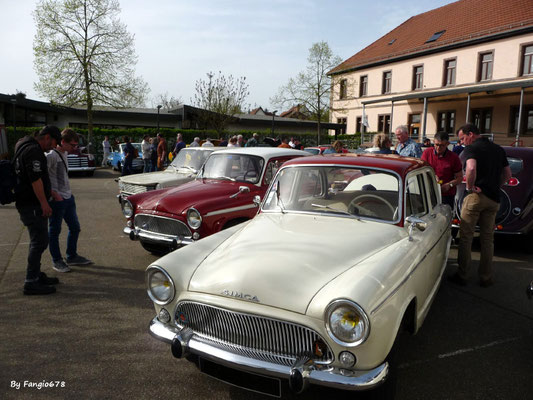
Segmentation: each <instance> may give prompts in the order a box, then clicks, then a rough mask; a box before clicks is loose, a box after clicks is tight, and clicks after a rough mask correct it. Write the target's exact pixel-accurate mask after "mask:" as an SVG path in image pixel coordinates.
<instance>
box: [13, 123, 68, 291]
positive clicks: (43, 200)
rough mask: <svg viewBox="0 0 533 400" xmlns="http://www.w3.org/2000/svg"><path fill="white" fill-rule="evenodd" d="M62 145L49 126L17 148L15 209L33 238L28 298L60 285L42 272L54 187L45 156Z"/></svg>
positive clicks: (28, 275)
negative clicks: (49, 202)
mask: <svg viewBox="0 0 533 400" xmlns="http://www.w3.org/2000/svg"><path fill="white" fill-rule="evenodd" d="M60 141H61V134H60V132H59V129H58V128H57V127H56V126H45V127H44V128H43V129H41V130H40V131H39V132H37V133H35V135H34V136H33V137H32V136H25V137H23V138H22V139H20V140H19V141H18V142H17V144H16V145H15V159H14V167H15V172H16V175H17V184H16V186H15V205H16V207H17V211H18V213H19V215H20V220H21V221H22V223H23V224H24V225H25V226H26V228H27V229H28V233H29V235H30V248H29V252H28V264H27V268H26V280H25V283H24V289H23V293H24V294H25V295H44V294H51V293H54V292H55V291H56V289H55V287H54V286H53V285H56V284H58V283H59V279H57V278H52V277H48V276H46V274H45V273H44V272H41V256H42V254H43V252H44V251H45V250H46V248H47V247H48V217H50V216H51V215H52V208H51V207H50V204H48V201H49V200H50V199H51V185H50V178H49V175H48V166H47V163H46V157H45V155H44V152H45V151H48V150H51V149H53V148H54V147H55V146H56V144H57V143H59V142H60Z"/></svg>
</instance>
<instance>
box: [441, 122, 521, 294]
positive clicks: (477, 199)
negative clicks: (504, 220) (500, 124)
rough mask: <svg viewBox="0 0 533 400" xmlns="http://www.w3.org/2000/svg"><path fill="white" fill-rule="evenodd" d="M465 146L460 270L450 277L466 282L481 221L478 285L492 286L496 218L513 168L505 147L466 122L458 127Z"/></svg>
mask: <svg viewBox="0 0 533 400" xmlns="http://www.w3.org/2000/svg"><path fill="white" fill-rule="evenodd" d="M459 137H461V138H462V139H463V143H464V144H465V146H466V147H465V149H464V151H463V152H462V154H461V155H463V156H464V159H465V166H466V169H465V175H466V197H465V198H464V200H463V205H462V207H461V224H460V225H459V251H458V257H457V260H458V263H459V266H458V268H457V272H456V273H455V274H454V275H451V276H450V277H449V278H448V279H449V280H450V281H451V282H452V283H455V284H458V285H461V286H464V285H466V283H467V276H468V272H469V269H470V263H471V252H472V249H471V247H472V239H473V238H474V232H475V229H476V225H479V244H480V247H481V253H480V259H479V268H478V275H479V285H480V286H481V287H484V288H486V287H489V286H491V285H492V284H493V279H492V256H493V252H494V222H495V219H496V214H497V212H498V209H499V208H500V186H501V185H503V184H504V183H505V182H507V181H508V180H509V179H510V178H511V168H510V167H509V162H508V161H507V157H506V155H505V151H504V150H503V149H502V148H501V147H500V146H498V145H497V144H495V143H493V142H491V141H490V140H489V139H488V138H486V137H482V136H481V135H480V133H479V130H478V128H477V127H476V126H475V125H473V124H466V125H464V126H463V127H461V129H460V130H459Z"/></svg>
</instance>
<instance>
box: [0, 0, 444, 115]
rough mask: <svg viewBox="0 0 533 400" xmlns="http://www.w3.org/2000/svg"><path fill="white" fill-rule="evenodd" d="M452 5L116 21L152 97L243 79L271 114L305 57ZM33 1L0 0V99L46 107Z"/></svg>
mask: <svg viewBox="0 0 533 400" xmlns="http://www.w3.org/2000/svg"><path fill="white" fill-rule="evenodd" d="M452 2H453V1H450V0H425V1H420V0H404V1H402V2H396V1H385V0H373V1H370V0H369V1H367V0H357V1H356V0H351V1H349V0H337V1H335V0H331V1H324V0H299V1H289V0H270V1H268V2H265V1H257V0H247V1H243V0H190V1H185V0H158V1H153V2H152V1H146V0H121V1H120V4H121V8H122V13H121V20H122V22H124V23H126V25H127V26H128V30H129V31H130V32H131V33H133V34H135V49H136V53H137V56H138V58H139V60H138V63H137V68H136V71H137V75H140V76H142V77H143V79H144V80H145V81H146V82H147V83H148V85H149V87H150V89H151V92H150V95H149V100H148V102H147V106H152V105H153V104H152V103H153V102H152V101H151V100H152V99H153V98H154V97H155V96H156V95H157V94H162V93H168V95H170V96H174V97H180V98H181V99H182V100H183V102H185V103H190V102H191V99H192V98H193V97H194V83H195V81H196V80H198V79H205V77H206V73H207V72H209V71H214V72H218V71H222V73H224V74H226V75H229V74H232V75H233V76H236V77H240V76H245V77H246V79H247V82H248V84H249V86H250V96H249V97H248V100H247V102H248V103H249V104H250V105H251V106H252V107H253V106H262V107H263V108H271V104H270V100H269V99H270V97H272V96H273V95H274V94H275V93H276V91H277V89H278V88H279V87H280V86H281V85H283V84H285V83H286V82H287V80H288V79H289V78H290V77H291V76H294V75H295V74H296V73H298V72H299V71H301V70H303V69H305V67H306V64H307V55H308V49H309V48H310V47H311V45H312V44H313V43H315V42H318V41H326V42H328V43H329V45H330V47H331V48H332V50H333V52H334V53H335V54H336V55H338V56H340V57H341V58H342V59H346V58H349V57H351V56H352V55H353V54H355V53H357V52H358V51H359V50H361V49H362V48H364V47H366V46H368V45H369V44H370V43H372V42H373V41H375V40H376V39H378V38H379V37H381V36H383V35H384V34H385V33H387V32H389V31H390V30H392V29H394V28H395V27H396V26H398V25H399V24H401V23H402V22H404V21H405V20H407V19H408V18H409V17H411V16H413V15H417V14H420V13H423V12H426V11H429V10H431V9H434V8H437V7H441V6H443V5H446V4H449V3H452ZM36 4H37V1H35V0H0V15H1V16H2V25H1V31H0V32H1V37H2V39H1V40H0V54H1V59H2V68H1V71H2V73H1V74H0V93H6V94H11V93H15V91H16V90H19V91H22V92H25V93H26V94H27V95H28V97H29V98H31V99H35V100H42V101H47V99H45V98H43V97H41V96H40V95H39V94H37V93H36V92H35V91H34V89H33V85H34V82H35V81H36V79H37V78H36V74H35V72H34V70H33V50H32V43H33V37H34V35H35V26H34V21H33V17H32V11H33V10H34V9H35V5H36Z"/></svg>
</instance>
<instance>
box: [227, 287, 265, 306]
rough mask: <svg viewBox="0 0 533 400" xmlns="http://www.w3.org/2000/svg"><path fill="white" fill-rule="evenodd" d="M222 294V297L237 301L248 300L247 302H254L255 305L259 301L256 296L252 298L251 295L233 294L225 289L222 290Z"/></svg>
mask: <svg viewBox="0 0 533 400" xmlns="http://www.w3.org/2000/svg"><path fill="white" fill-rule="evenodd" d="M222 294H223V295H224V296H230V297H236V298H238V299H242V300H248V301H255V302H256V303H259V299H258V298H257V296H253V295H251V294H245V293H241V292H235V291H233V290H227V289H224V290H223V291H222Z"/></svg>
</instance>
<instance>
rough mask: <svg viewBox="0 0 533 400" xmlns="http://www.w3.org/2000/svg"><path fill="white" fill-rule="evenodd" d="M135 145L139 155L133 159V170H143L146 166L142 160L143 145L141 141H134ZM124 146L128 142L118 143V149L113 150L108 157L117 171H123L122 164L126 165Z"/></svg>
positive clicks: (108, 161)
mask: <svg viewBox="0 0 533 400" xmlns="http://www.w3.org/2000/svg"><path fill="white" fill-rule="evenodd" d="M132 145H133V147H135V148H136V149H137V152H138V153H139V156H138V157H136V158H134V159H133V170H134V171H142V170H143V168H144V162H143V160H142V156H143V154H142V147H141V144H140V143H132ZM124 146H126V143H120V144H119V145H117V150H115V151H112V152H111V154H110V155H109V157H108V158H107V163H108V164H109V165H111V167H113V169H114V170H116V171H122V166H123V165H124V158H125V155H124Z"/></svg>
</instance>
